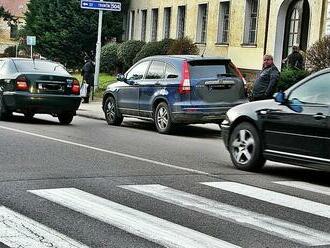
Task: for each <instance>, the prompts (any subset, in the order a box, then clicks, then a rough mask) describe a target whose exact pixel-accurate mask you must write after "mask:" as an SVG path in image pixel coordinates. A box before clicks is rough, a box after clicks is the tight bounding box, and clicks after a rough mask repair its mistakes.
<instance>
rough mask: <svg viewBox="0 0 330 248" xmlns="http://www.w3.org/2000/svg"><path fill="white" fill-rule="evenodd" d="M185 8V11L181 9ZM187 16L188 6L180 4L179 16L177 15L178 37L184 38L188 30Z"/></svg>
mask: <svg viewBox="0 0 330 248" xmlns="http://www.w3.org/2000/svg"><path fill="white" fill-rule="evenodd" d="M181 10H183V11H181ZM186 18H187V6H186V5H180V6H178V16H177V34H176V37H177V39H180V38H183V37H184V36H185V32H186Z"/></svg>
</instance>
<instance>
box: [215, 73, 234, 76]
mask: <svg viewBox="0 0 330 248" xmlns="http://www.w3.org/2000/svg"><path fill="white" fill-rule="evenodd" d="M217 77H237V76H236V75H235V74H233V73H221V74H217Z"/></svg>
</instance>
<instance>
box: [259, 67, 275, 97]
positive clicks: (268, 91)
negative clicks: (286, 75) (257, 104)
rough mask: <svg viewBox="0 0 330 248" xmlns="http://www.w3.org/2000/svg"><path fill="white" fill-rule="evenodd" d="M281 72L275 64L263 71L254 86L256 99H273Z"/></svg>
mask: <svg viewBox="0 0 330 248" xmlns="http://www.w3.org/2000/svg"><path fill="white" fill-rule="evenodd" d="M279 77H280V72H279V70H278V69H277V67H276V66H275V65H274V64H273V65H272V66H270V67H266V68H264V69H262V71H261V72H260V74H259V75H258V77H257V79H256V81H255V82H254V86H253V97H254V98H271V97H272V95H273V93H274V92H273V91H274V90H275V87H276V84H277V81H278V79H279Z"/></svg>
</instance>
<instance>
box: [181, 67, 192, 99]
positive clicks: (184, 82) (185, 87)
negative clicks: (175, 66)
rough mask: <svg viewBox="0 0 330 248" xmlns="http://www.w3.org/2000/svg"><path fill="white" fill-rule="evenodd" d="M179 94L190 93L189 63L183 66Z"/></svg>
mask: <svg viewBox="0 0 330 248" xmlns="http://www.w3.org/2000/svg"><path fill="white" fill-rule="evenodd" d="M179 93H180V94H187V93H190V72H189V64H188V62H187V61H184V62H183V64H182V79H181V80H180V83H179Z"/></svg>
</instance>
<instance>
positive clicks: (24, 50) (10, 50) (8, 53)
mask: <svg viewBox="0 0 330 248" xmlns="http://www.w3.org/2000/svg"><path fill="white" fill-rule="evenodd" d="M17 52H18V56H19V57H26V56H29V55H30V49H29V47H27V46H24V45H19V46H18V50H17ZM15 56H16V46H9V47H7V48H6V49H5V50H4V57H15Z"/></svg>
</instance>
